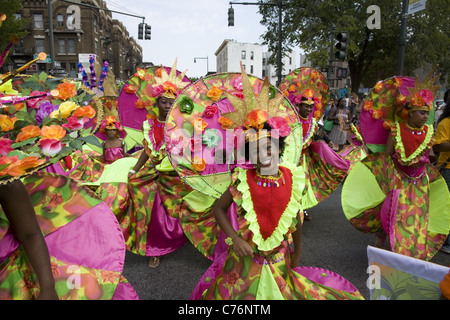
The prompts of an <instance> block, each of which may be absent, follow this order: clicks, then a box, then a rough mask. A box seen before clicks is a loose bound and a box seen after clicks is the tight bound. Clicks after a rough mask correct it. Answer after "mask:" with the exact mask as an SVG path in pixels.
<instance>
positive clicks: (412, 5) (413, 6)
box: [408, 0, 427, 14]
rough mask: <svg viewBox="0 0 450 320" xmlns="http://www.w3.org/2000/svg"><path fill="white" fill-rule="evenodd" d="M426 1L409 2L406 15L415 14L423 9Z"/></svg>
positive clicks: (413, 0) (410, 0)
mask: <svg viewBox="0 0 450 320" xmlns="http://www.w3.org/2000/svg"><path fill="white" fill-rule="evenodd" d="M426 2H427V0H409V5H408V14H412V13H416V12H418V11H421V10H423V9H425V4H426Z"/></svg>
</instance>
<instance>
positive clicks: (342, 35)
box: [334, 31, 348, 60]
mask: <svg viewBox="0 0 450 320" xmlns="http://www.w3.org/2000/svg"><path fill="white" fill-rule="evenodd" d="M336 40H337V41H338V42H337V43H336V45H335V48H336V49H337V51H336V52H335V53H334V56H335V57H336V58H337V59H339V60H345V59H346V58H347V46H348V33H347V32H346V31H343V32H339V33H338V34H337V35H336Z"/></svg>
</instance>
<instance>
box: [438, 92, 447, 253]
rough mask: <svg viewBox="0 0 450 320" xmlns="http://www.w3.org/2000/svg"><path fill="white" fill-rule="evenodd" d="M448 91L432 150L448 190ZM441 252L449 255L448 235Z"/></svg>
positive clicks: (445, 95)
mask: <svg viewBox="0 0 450 320" xmlns="http://www.w3.org/2000/svg"><path fill="white" fill-rule="evenodd" d="M449 92H450V89H448V90H447V91H446V92H445V94H444V103H446V104H445V108H444V110H443V111H442V114H441V116H440V117H439V119H438V121H437V129H436V137H435V145H434V150H435V151H436V152H439V158H438V163H437V165H438V167H439V168H440V171H441V174H442V176H443V177H444V179H445V182H446V183H447V187H448V188H449V190H450V99H449ZM441 251H442V252H444V253H448V254H450V235H449V236H448V237H447V239H446V240H445V243H444V245H443V246H442V247H441Z"/></svg>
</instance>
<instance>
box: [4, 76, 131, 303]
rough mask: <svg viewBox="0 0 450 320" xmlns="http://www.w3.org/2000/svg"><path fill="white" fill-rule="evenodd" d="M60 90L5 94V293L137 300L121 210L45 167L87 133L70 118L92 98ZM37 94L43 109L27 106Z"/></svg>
mask: <svg viewBox="0 0 450 320" xmlns="http://www.w3.org/2000/svg"><path fill="white" fill-rule="evenodd" d="M53 85H54V87H56V84H55V83H54V84H53ZM61 88H63V87H60V86H59V85H58V87H57V88H56V90H51V93H50V92H39V93H37V92H34V94H33V95H29V96H17V95H9V96H4V97H2V98H1V107H2V113H1V114H0V128H1V131H0V145H1V148H0V149H1V157H0V185H1V186H0V191H1V192H2V194H1V196H0V199H1V205H2V208H1V210H0V252H1V253H0V299H20V300H23V299H36V298H52V299H137V295H136V293H135V291H134V289H133V288H132V287H131V285H130V284H129V283H128V282H127V281H126V279H125V278H124V277H123V276H122V271H123V264H124V260H125V244H124V239H123V235H122V233H121V232H120V228H119V225H118V223H117V220H116V218H115V216H114V214H113V213H112V212H111V210H110V209H109V208H108V206H107V205H106V204H105V203H104V202H102V201H100V200H98V199H97V198H96V197H93V195H92V193H91V192H90V191H89V190H88V189H86V188H83V187H81V186H80V185H78V184H77V183H76V182H75V181H73V180H71V179H69V178H67V177H64V176H60V175H54V174H50V173H47V172H45V168H46V167H47V166H48V165H50V164H52V163H56V162H58V161H59V160H60V159H62V158H64V157H66V156H68V155H70V153H72V152H73V151H74V150H75V148H74V147H72V145H78V144H80V145H81V144H82V143H83V139H82V138H84V137H87V136H88V134H86V135H84V133H83V134H81V132H80V131H79V130H81V129H80V128H78V129H75V128H74V127H73V126H72V125H73V124H74V122H75V120H76V119H77V120H78V121H84V120H86V119H84V117H80V118H78V117H77V116H74V117H75V118H71V116H73V113H74V112H75V111H76V110H79V109H81V108H83V107H81V106H80V105H79V104H78V103H80V104H82V103H83V102H87V101H84V100H83V99H82V98H80V99H79V100H78V93H77V91H76V90H75V95H74V96H71V97H70V98H69V97H67V98H66V99H63V96H62V95H63V90H62V91H60V90H59V89H61ZM80 93H81V92H80ZM75 96H77V97H75ZM79 96H80V97H81V96H82V97H86V95H83V94H80V95H79ZM33 99H38V100H39V102H40V104H39V105H38V106H37V108H36V109H34V108H31V107H29V106H28V105H26V103H27V102H29V101H31V100H33ZM43 100H45V101H47V102H48V104H46V103H44V102H43ZM49 104H50V105H53V106H54V108H56V110H48V109H46V106H47V107H49ZM52 108H53V107H52ZM91 108H92V107H91ZM53 111H55V113H53ZM44 114H45V115H44ZM94 114H95V113H94ZM41 116H42V118H40V117H41ZM18 119H21V120H18ZM72 136H77V137H78V138H72ZM71 143H73V144H71ZM20 179H22V181H21V180H20ZM36 231H38V233H36ZM24 232H27V234H25V235H24ZM30 240H31V241H33V243H32V244H31V245H30ZM42 240H44V241H42ZM37 255H38V257H36V256H37ZM50 276H51V277H52V279H50V278H49V277H50ZM55 292H56V297H55Z"/></svg>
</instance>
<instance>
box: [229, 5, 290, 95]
mask: <svg viewBox="0 0 450 320" xmlns="http://www.w3.org/2000/svg"><path fill="white" fill-rule="evenodd" d="M233 4H242V5H256V6H277V7H278V50H277V51H278V54H277V61H278V63H277V64H278V66H277V69H278V70H277V76H278V80H277V87H278V86H279V85H280V83H281V80H282V79H281V75H282V71H283V62H282V44H283V29H282V23H283V1H282V0H279V1H278V3H262V2H261V3H258V2H256V3H255V2H232V1H231V2H230V5H233ZM232 12H233V24H232V25H231V26H234V11H232ZM228 15H230V10H229V11H228ZM229 26H230V24H229Z"/></svg>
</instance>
